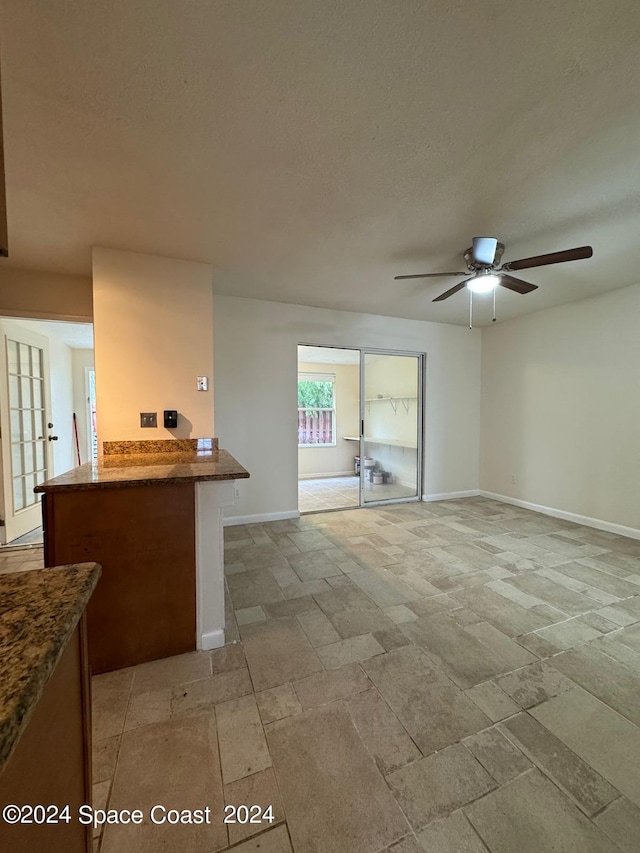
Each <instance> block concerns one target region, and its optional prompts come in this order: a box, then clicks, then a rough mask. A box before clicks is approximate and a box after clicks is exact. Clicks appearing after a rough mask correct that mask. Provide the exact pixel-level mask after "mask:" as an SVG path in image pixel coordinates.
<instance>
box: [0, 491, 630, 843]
mask: <svg viewBox="0 0 640 853" xmlns="http://www.w3.org/2000/svg"><path fill="white" fill-rule="evenodd" d="M225 536H226V546H225V552H226V569H227V572H228V574H227V582H228V587H229V593H230V596H229V603H228V614H229V615H228V626H227V629H228V630H227V635H228V640H229V641H230V642H231V644H230V645H228V646H226V647H225V648H224V649H219V650H216V651H214V652H211V653H204V652H194V653H192V654H188V655H183V656H181V657H179V658H171V659H168V660H164V661H155V662H152V663H148V664H143V665H141V666H138V667H135V668H132V669H127V670H121V671H118V672H114V673H109V674H106V675H101V676H97V677H96V678H94V679H93V705H94V720H93V723H94V763H93V769H94V781H95V787H94V803H95V804H96V805H101V806H103V807H104V806H106V805H107V804H108V805H109V806H110V807H112V808H125V807H131V808H134V807H139V808H143V809H144V808H147V807H150V806H151V805H154V804H162V805H165V806H167V807H168V808H178V809H184V808H202V807H204V806H209V807H210V808H211V810H212V817H213V823H211V824H210V825H195V824H191V825H178V826H171V825H169V826H167V825H162V826H151V825H148V824H147V825H143V826H141V827H127V828H119V827H114V826H107V828H106V829H105V831H104V833H103V835H102V836H100V835H97V836H96V840H95V850H98V849H100V850H101V853H114V851H117V853H128V851H136V853H138V851H142V853H145V851H157V850H167V851H185V853H188V851H193V853H214V851H220V850H227V849H232V850H234V851H237V852H238V853H249V851H251V853H291V852H292V851H295V853H376V851H380V853H382V851H389V853H391V851H393V853H421V851H429V853H467V851H470V853H487V851H491V853H550V851H554V853H618V852H619V851H622V853H637V851H638V850H640V841H639V839H640V541H636V540H631V539H625V538H622V537H619V536H615V535H612V534H608V533H603V532H600V531H597V530H594V529H591V528H586V527H580V526H578V525H575V524H571V523H568V522H563V521H559V520H557V519H552V518H549V517H546V516H542V515H538V514H535V513H532V512H529V511H526V510H521V509H517V508H514V507H510V506H507V505H504V504H500V503H496V502H493V501H490V500H487V499H483V498H467V499H464V500H458V501H447V502H441V503H419V504H407V505H397V506H391V507H380V508H377V509H356V510H352V511H348V512H339V513H335V512H333V513H326V514H320V515H309V516H305V517H303V518H301V519H298V520H294V521H280V522H273V523H270V524H263V525H251V526H245V527H232V528H227V529H226V531H225ZM0 570H1V569H0ZM234 611H235V613H237V616H238V619H237V620H236V618H235V614H234ZM225 804H229V805H236V806H239V805H242V804H245V805H249V806H251V805H258V806H261V807H262V808H266V807H267V806H269V805H271V806H273V809H272V811H273V821H272V822H271V823H266V822H264V823H259V824H246V823H236V824H226V825H225V824H223V823H222V822H221V816H222V814H223V809H224V806H225Z"/></svg>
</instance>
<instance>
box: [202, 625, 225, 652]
mask: <svg viewBox="0 0 640 853" xmlns="http://www.w3.org/2000/svg"><path fill="white" fill-rule="evenodd" d="M222 646H224V630H223V629H222V628H218V629H217V630H216V631H209V632H208V633H206V634H203V635H202V636H201V637H200V644H199V645H198V648H199V649H201V650H202V651H203V652H208V651H209V649H220V648H222Z"/></svg>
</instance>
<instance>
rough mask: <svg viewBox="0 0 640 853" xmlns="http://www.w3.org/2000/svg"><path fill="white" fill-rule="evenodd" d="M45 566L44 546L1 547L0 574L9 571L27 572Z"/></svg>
mask: <svg viewBox="0 0 640 853" xmlns="http://www.w3.org/2000/svg"><path fill="white" fill-rule="evenodd" d="M42 568H44V552H43V548H42V546H40V547H37V546H34V547H30V548H15V549H13V548H9V547H5V548H0V575H3V574H7V573H8V572H27V571H30V570H31V569H42Z"/></svg>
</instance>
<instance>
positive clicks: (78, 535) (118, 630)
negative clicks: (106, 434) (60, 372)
mask: <svg viewBox="0 0 640 853" xmlns="http://www.w3.org/2000/svg"><path fill="white" fill-rule="evenodd" d="M103 446H104V450H105V455H104V456H103V457H102V458H101V459H100V460H99V461H98V462H97V463H94V464H91V463H87V464H85V465H81V466H79V467H78V468H74V469H73V470H72V471H68V472H67V473H65V474H62V475H60V476H58V477H54V478H53V479H51V480H48V481H46V482H44V483H42V484H41V485H39V486H38V487H37V489H36V490H37V491H39V492H42V493H43V499H42V513H43V527H44V552H45V565H46V566H54V565H60V564H61V563H75V562H85V561H88V560H92V561H95V562H97V563H99V564H100V565H101V566H102V572H103V574H102V579H101V582H100V586H99V588H98V590H97V591H96V594H95V595H94V596H93V597H92V599H91V601H90V602H89V606H88V608H87V631H88V648H89V661H90V665H91V670H92V672H93V673H98V672H107V671H109V670H113V669H120V668H121V667H125V666H132V665H135V664H138V663H142V662H144V661H149V660H155V659H158V658H163V657H169V656H171V655H177V654H182V653H183V652H188V651H192V650H194V649H196V648H199V649H211V648H215V647H217V646H222V645H224V562H223V526H222V518H223V509H224V507H225V506H229V505H231V504H232V503H233V483H234V481H235V480H237V479H244V478H247V477H248V476H249V473H248V472H247V471H246V470H245V469H244V468H243V467H242V465H240V463H238V462H237V461H236V460H235V459H234V458H233V456H231V455H230V454H229V453H227V452H226V451H224V450H219V449H218V447H217V441H216V439H199V440H195V439H194V440H186V441H165V442H155V443H154V442H112V443H109V442H105V443H104V445H103Z"/></svg>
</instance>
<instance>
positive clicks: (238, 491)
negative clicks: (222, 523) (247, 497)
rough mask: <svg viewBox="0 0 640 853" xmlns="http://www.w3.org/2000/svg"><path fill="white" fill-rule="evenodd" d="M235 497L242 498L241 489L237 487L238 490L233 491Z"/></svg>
mask: <svg viewBox="0 0 640 853" xmlns="http://www.w3.org/2000/svg"><path fill="white" fill-rule="evenodd" d="M233 496H234V498H239V497H240V489H239V488H238V487H237V486H236V488H235V489H234V490H233Z"/></svg>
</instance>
